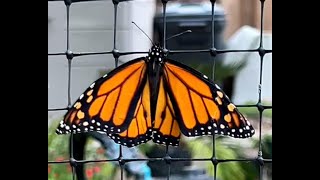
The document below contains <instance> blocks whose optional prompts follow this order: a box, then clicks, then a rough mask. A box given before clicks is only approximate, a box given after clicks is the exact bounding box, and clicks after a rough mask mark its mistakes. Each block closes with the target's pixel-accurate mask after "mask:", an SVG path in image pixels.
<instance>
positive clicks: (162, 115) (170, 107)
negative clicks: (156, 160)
mask: <svg viewBox="0 0 320 180" xmlns="http://www.w3.org/2000/svg"><path fill="white" fill-rule="evenodd" d="M174 106H175V104H174V103H173V102H172V99H171V98H170V95H169V94H168V91H167V84H166V80H165V77H164V76H161V78H160V81H159V92H158V98H157V105H156V113H155V120H154V125H153V142H155V143H157V144H163V145H172V146H178V145H179V140H180V135H181V132H180V128H179V124H178V121H177V117H176V115H177V108H175V107H174Z"/></svg>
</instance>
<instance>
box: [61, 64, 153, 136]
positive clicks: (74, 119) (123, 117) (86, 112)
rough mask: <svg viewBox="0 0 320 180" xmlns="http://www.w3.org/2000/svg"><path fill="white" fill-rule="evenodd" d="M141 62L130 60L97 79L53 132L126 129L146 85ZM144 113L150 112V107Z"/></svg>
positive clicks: (110, 131) (119, 130)
mask: <svg viewBox="0 0 320 180" xmlns="http://www.w3.org/2000/svg"><path fill="white" fill-rule="evenodd" d="M144 59H145V58H138V59H135V60H132V61H129V62H127V63H125V64H123V65H121V66H119V67H118V68H116V69H114V70H112V71H111V72H110V73H109V74H108V75H105V76H103V77H101V78H99V79H98V80H96V81H95V82H94V83H93V84H92V85H91V86H90V87H88V88H87V89H86V91H85V92H84V93H83V94H82V95H81V96H80V97H79V99H78V100H77V101H76V102H75V103H74V104H73V106H72V107H71V108H70V109H69V110H68V112H67V113H66V115H65V116H64V119H63V120H62V121H61V122H60V124H59V126H58V128H57V130H56V133H57V134H67V133H71V132H73V133H82V132H88V131H100V132H104V133H108V134H109V133H121V132H123V131H125V130H127V128H128V126H129V125H130V123H132V119H134V117H135V115H136V113H137V111H136V109H137V108H136V107H137V104H138V102H139V101H140V97H139V94H141V92H142V91H143V90H144V89H145V86H146V84H147V74H146V73H147V71H146V69H147V66H146V63H145V60H144ZM144 111H150V107H149V106H146V108H145V109H144ZM139 112H140V111H139Z"/></svg>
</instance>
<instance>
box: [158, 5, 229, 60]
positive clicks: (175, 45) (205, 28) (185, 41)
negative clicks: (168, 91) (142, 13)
mask: <svg viewBox="0 0 320 180" xmlns="http://www.w3.org/2000/svg"><path fill="white" fill-rule="evenodd" d="M211 11H212V9H211V3H174V4H168V5H167V9H166V22H167V26H166V27H167V31H166V32H167V34H166V37H167V38H168V37H170V36H172V35H175V34H178V33H181V32H183V31H186V30H191V31H192V33H187V34H184V35H182V36H179V37H175V38H173V39H170V40H168V41H167V42H166V45H167V47H166V48H167V49H169V50H200V49H209V48H212V45H211V44H212V37H211V24H212V23H211V22H212V20H211V18H212V15H211ZM214 27H215V28H214V46H215V48H216V49H224V48H225V42H224V39H223V31H224V27H225V12H224V9H223V8H222V7H221V6H219V5H218V4H216V5H215V16H214ZM154 39H155V42H160V43H161V44H163V43H162V41H163V15H162V12H160V13H158V14H156V16H155V18H154ZM168 58H171V59H174V60H177V61H180V62H183V63H185V64H187V65H188V64H189V63H198V64H200V63H209V62H210V61H212V58H211V55H210V54H209V53H179V54H173V55H172V54H170V55H169V56H168ZM222 59H223V55H218V56H216V60H217V61H219V60H222Z"/></svg>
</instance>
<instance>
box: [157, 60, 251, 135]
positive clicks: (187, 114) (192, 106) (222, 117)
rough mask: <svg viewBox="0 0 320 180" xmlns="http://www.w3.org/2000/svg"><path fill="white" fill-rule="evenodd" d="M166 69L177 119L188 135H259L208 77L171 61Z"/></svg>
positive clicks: (165, 66)
mask: <svg viewBox="0 0 320 180" xmlns="http://www.w3.org/2000/svg"><path fill="white" fill-rule="evenodd" d="M162 70H163V76H164V77H165V78H164V79H165V81H166V82H164V84H166V85H167V87H165V89H166V91H167V92H168V95H169V97H170V100H171V103H172V105H173V108H172V110H173V112H175V114H174V117H175V119H176V120H177V122H178V124H179V129H180V131H181V132H182V133H183V134H184V135H185V136H203V135H211V134H221V135H229V136H231V137H234V138H247V137H251V136H252V135H253V134H254V133H255V131H254V129H253V127H252V125H251V124H250V122H249V121H248V120H247V119H245V117H244V116H243V115H242V114H241V113H240V112H239V111H238V109H237V107H236V106H235V105H234V104H233V103H231V101H230V99H229V98H228V97H227V95H226V94H225V93H224V92H223V91H222V90H221V89H220V87H219V86H218V85H216V84H215V83H213V82H212V81H211V80H209V79H208V77H206V76H205V75H203V74H201V73H200V72H198V71H196V70H194V69H192V68H190V67H188V66H186V65H184V64H182V63H179V62H177V61H173V60H168V59H166V61H165V63H164V65H163V68H162ZM158 101H159V99H158ZM177 129H178V127H177Z"/></svg>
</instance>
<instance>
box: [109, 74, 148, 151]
mask: <svg viewBox="0 0 320 180" xmlns="http://www.w3.org/2000/svg"><path fill="white" fill-rule="evenodd" d="M139 95H140V96H139V100H138V102H137V106H136V109H135V112H134V115H133V119H132V120H131V122H130V124H129V126H128V128H127V130H125V131H123V132H122V133H116V134H108V135H109V137H111V138H112V139H113V140H114V142H116V143H118V144H121V145H125V146H127V147H132V146H136V145H139V144H142V143H146V142H147V141H149V140H150V139H151V138H152V124H151V123H152V122H151V111H150V110H151V109H150V87H149V80H148V79H147V80H146V83H145V85H144V87H143V90H142V92H141V93H139Z"/></svg>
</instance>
